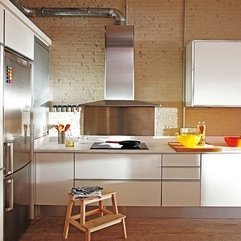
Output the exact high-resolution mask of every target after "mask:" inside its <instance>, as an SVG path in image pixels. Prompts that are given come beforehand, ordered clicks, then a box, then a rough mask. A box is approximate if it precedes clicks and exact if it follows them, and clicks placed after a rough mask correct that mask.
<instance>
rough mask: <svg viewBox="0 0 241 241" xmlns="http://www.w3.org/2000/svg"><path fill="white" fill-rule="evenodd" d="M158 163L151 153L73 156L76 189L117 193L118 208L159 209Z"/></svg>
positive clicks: (159, 176) (159, 171)
mask: <svg viewBox="0 0 241 241" xmlns="http://www.w3.org/2000/svg"><path fill="white" fill-rule="evenodd" d="M160 162H161V155H152V154H150V155H141V154H134V155H130V154H129V155H128V154H75V179H76V181H75V186H79V185H88V184H92V185H99V186H101V187H103V188H105V189H107V190H108V189H109V190H112V191H117V198H118V205H120V206H160V205H161V166H160Z"/></svg>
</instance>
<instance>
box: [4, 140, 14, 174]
mask: <svg viewBox="0 0 241 241" xmlns="http://www.w3.org/2000/svg"><path fill="white" fill-rule="evenodd" d="M4 153H5V175H9V174H12V173H13V143H12V142H5V143H4Z"/></svg>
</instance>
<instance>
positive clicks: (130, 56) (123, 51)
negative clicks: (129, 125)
mask: <svg viewBox="0 0 241 241" xmlns="http://www.w3.org/2000/svg"><path fill="white" fill-rule="evenodd" d="M105 99H106V100H134V26H131V25H123V26H120V25H110V26H107V27H106V31H105Z"/></svg>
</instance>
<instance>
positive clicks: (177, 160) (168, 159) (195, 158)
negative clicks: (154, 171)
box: [162, 154, 200, 166]
mask: <svg viewBox="0 0 241 241" xmlns="http://www.w3.org/2000/svg"><path fill="white" fill-rule="evenodd" d="M162 165H163V166H200V155H199V154H170V155H169V154H164V155H163V157H162Z"/></svg>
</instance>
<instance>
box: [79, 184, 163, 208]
mask: <svg viewBox="0 0 241 241" xmlns="http://www.w3.org/2000/svg"><path fill="white" fill-rule="evenodd" d="M88 185H90V186H94V185H98V186H100V187H102V188H103V191H116V192H117V205H118V206H160V205H161V182H160V181H154V182H153V181H147V182H145V181H124V180H123V181H102V180H100V181H91V180H76V181H75V186H76V187H77V186H88ZM107 205H108V204H107Z"/></svg>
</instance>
